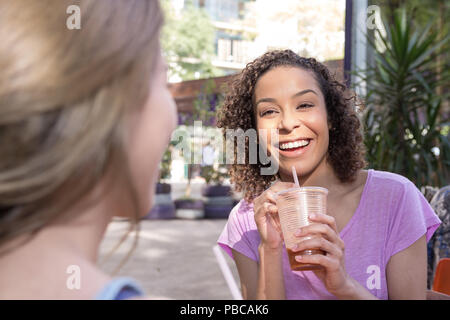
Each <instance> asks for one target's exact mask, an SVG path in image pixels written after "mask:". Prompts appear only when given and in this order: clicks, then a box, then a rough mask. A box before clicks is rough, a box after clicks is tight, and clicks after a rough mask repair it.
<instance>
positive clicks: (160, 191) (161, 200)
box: [145, 145, 176, 219]
mask: <svg viewBox="0 0 450 320" xmlns="http://www.w3.org/2000/svg"><path fill="white" fill-rule="evenodd" d="M171 154H172V146H171V145H169V147H168V148H167V150H166V152H165V153H164V155H163V158H162V161H161V163H160V171H159V172H160V178H159V181H158V183H157V184H156V191H155V195H154V204H153V207H152V209H151V210H150V212H149V213H148V214H147V216H146V217H145V219H173V218H175V217H176V215H175V205H174V203H173V201H172V197H171V186H170V183H167V182H166V181H167V179H169V178H170V169H171Z"/></svg>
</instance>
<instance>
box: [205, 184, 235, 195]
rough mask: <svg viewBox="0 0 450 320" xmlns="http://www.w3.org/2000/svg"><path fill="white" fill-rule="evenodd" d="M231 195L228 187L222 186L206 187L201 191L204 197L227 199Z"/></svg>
mask: <svg viewBox="0 0 450 320" xmlns="http://www.w3.org/2000/svg"><path fill="white" fill-rule="evenodd" d="M230 194H231V188H230V186H223V185H206V186H205V187H203V189H202V195H203V196H204V197H227V196H230Z"/></svg>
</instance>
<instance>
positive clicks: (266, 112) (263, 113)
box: [260, 110, 275, 117]
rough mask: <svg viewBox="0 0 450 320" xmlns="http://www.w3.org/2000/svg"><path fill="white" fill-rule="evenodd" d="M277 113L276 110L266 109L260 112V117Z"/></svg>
mask: <svg viewBox="0 0 450 320" xmlns="http://www.w3.org/2000/svg"><path fill="white" fill-rule="evenodd" d="M273 113H275V110H266V111H263V112H261V113H260V117H264V116H268V115H271V114H273Z"/></svg>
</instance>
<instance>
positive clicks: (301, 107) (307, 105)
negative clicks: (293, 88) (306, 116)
mask: <svg viewBox="0 0 450 320" xmlns="http://www.w3.org/2000/svg"><path fill="white" fill-rule="evenodd" d="M311 107H313V105H312V104H310V103H302V104H301V105H299V106H298V107H297V109H306V108H311Z"/></svg>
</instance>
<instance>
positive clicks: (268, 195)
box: [264, 189, 277, 203]
mask: <svg viewBox="0 0 450 320" xmlns="http://www.w3.org/2000/svg"><path fill="white" fill-rule="evenodd" d="M264 193H265V199H264V200H265V201H269V202H271V203H276V202H277V200H276V196H275V192H274V191H272V190H270V189H269V190H266V191H264Z"/></svg>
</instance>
